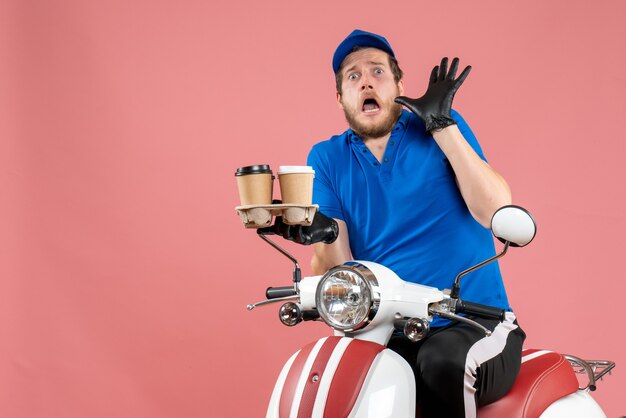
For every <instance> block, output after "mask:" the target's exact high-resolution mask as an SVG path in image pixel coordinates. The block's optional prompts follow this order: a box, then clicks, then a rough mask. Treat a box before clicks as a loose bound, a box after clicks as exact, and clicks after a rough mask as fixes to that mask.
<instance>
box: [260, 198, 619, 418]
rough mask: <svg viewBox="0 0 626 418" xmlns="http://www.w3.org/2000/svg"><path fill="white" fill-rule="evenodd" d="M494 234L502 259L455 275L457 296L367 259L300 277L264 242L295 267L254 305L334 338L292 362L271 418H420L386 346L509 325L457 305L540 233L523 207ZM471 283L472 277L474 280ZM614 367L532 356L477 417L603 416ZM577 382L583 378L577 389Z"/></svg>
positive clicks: (497, 217) (410, 380) (492, 311)
mask: <svg viewBox="0 0 626 418" xmlns="http://www.w3.org/2000/svg"><path fill="white" fill-rule="evenodd" d="M491 230H492V232H493V234H494V236H495V237H496V238H497V239H498V240H499V241H501V242H502V243H503V244H504V248H503V249H502V251H501V252H500V253H499V254H496V255H495V256H494V257H492V258H490V259H488V260H485V261H483V262H481V263H479V264H477V265H476V266H473V267H471V268H469V269H467V270H465V271H463V272H461V273H459V275H458V276H457V277H456V280H455V282H454V285H453V286H452V288H451V289H446V290H439V289H436V288H433V287H428V286H423V285H419V284H415V283H411V282H406V281H404V280H402V279H401V278H399V277H398V276H397V275H396V274H395V273H394V272H393V271H391V270H390V269H388V268H386V267H384V266H382V265H380V264H377V263H373V262H369V261H350V262H347V263H344V264H342V265H339V266H336V267H334V268H332V269H330V270H329V271H328V272H326V273H325V274H324V275H321V276H311V277H305V278H301V271H300V267H299V265H298V262H297V260H296V259H295V258H294V257H293V256H292V255H291V254H289V253H288V252H287V251H285V250H284V249H283V248H281V247H280V246H278V245H277V244H276V243H274V242H273V241H271V240H270V239H269V238H268V237H267V236H265V235H263V234H259V236H260V237H261V238H262V239H263V240H264V241H266V242H267V243H268V244H270V245H271V246H272V247H274V248H275V249H276V250H278V251H279V252H281V253H282V254H283V255H285V256H286V257H287V258H289V259H290V260H291V261H292V262H293V263H294V270H293V285H292V286H285V287H270V288H268V289H267V291H266V297H267V299H266V300H264V301H262V302H258V303H255V304H251V305H248V309H249V310H252V309H254V308H255V307H257V306H262V305H266V304H270V303H276V302H283V305H282V306H281V307H280V309H279V313H278V315H279V318H280V321H281V322H282V323H283V324H284V325H287V326H295V325H297V324H299V323H301V322H303V321H312V320H313V321H319V320H321V321H324V322H325V323H326V324H327V325H328V326H329V327H331V328H332V329H333V330H334V335H333V336H329V337H325V338H321V339H320V340H318V341H314V342H312V343H310V344H308V345H306V346H304V347H303V348H302V349H300V350H299V351H298V352H296V353H295V354H294V355H293V356H291V358H290V359H289V360H288V361H287V363H286V364H285V366H284V367H283V369H282V371H281V373H280V375H279V376H278V380H277V381H276V385H275V387H274V390H273V392H272V396H271V399H270V403H269V407H268V410H267V415H266V416H267V417H268V418H287V417H290V418H296V417H297V418H304V417H324V418H344V417H355V418H361V417H368V418H383V417H393V418H405V417H406V418H415V417H419V416H420V413H419V406H418V405H416V400H415V378H414V375H413V371H412V369H411V367H410V366H409V364H408V363H407V362H406V360H404V359H403V358H402V357H401V356H400V355H399V354H397V353H395V352H394V351H391V350H389V349H387V348H386V344H387V343H388V341H389V339H390V337H391V335H392V334H393V332H394V331H395V330H399V331H401V332H403V333H404V335H405V336H406V337H407V338H408V339H409V340H411V341H419V340H421V339H423V338H426V337H427V336H428V333H429V329H430V323H431V322H432V320H433V318H434V317H436V316H437V317H442V318H447V319H450V320H453V321H461V322H464V323H466V324H469V325H471V326H474V327H476V328H478V329H480V330H481V331H482V332H484V333H485V335H487V336H490V331H489V330H488V329H486V328H484V327H483V326H482V325H480V324H479V323H477V322H475V321H473V320H472V319H470V318H469V317H467V316H465V315H472V316H476V317H482V318H497V319H500V320H501V321H502V320H503V319H504V315H505V312H504V311H503V310H500V309H497V308H494V307H490V306H486V305H480V304H476V303H472V302H469V301H465V300H462V299H461V298H460V297H459V293H460V280H461V278H463V277H464V276H466V275H467V274H469V273H471V272H472V271H475V270H477V269H479V268H481V267H483V266H485V265H486V264H488V263H491V262H493V261H495V260H497V259H498V258H500V257H502V256H504V255H505V254H506V253H507V250H508V249H509V247H523V246H525V245H527V244H529V243H530V242H531V241H532V240H533V238H534V237H535V234H536V224H535V221H534V220H533V218H532V216H531V215H530V213H529V212H528V211H526V210H525V209H524V208H521V207H519V206H514V205H509V206H504V207H502V208H500V209H499V210H498V211H497V212H496V213H495V214H494V216H493V218H492V221H491ZM470 279H471V278H470ZM614 367H615V363H614V362H612V361H607V360H583V359H580V358H577V357H574V356H571V355H566V354H561V353H557V352H553V351H549V350H537V349H527V350H524V352H523V358H522V365H521V369H520V372H519V375H518V377H517V379H516V381H515V383H514V385H513V387H512V389H511V390H510V391H509V392H508V393H507V394H506V395H505V396H504V397H503V398H501V399H500V400H498V401H496V402H494V403H492V404H489V405H486V406H483V407H481V408H479V410H478V412H477V413H478V415H477V416H478V417H479V418H496V417H497V418H502V417H519V418H522V417H523V418H531V417H532V418H535V417H541V418H557V417H559V418H560V417H571V418H578V417H581V418H582V417H585V418H596V417H605V416H606V415H605V414H604V413H603V412H602V409H601V408H600V406H599V405H598V404H597V403H596V401H595V400H594V399H593V398H592V397H591V394H590V392H592V391H594V390H595V389H596V382H597V381H598V380H599V379H601V378H602V377H603V376H604V375H606V374H607V373H610V372H611V370H612V369H613V368H614ZM577 374H586V377H587V380H588V382H587V384H586V385H583V386H582V387H581V386H579V379H578V378H577V376H576V375H577Z"/></svg>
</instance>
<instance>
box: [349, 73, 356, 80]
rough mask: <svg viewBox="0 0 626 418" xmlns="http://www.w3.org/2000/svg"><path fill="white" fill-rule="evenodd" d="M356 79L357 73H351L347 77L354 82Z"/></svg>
mask: <svg viewBox="0 0 626 418" xmlns="http://www.w3.org/2000/svg"><path fill="white" fill-rule="evenodd" d="M357 78H359V75H358V74H357V73H352V74H350V75H349V76H348V80H356V79H357Z"/></svg>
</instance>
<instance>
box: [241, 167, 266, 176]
mask: <svg viewBox="0 0 626 418" xmlns="http://www.w3.org/2000/svg"><path fill="white" fill-rule="evenodd" d="M248 174H272V170H271V169H270V166H269V165H267V164H261V165H249V166H247V167H239V168H238V169H237V172H236V173H235V176H245V175H248Z"/></svg>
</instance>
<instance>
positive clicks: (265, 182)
mask: <svg viewBox="0 0 626 418" xmlns="http://www.w3.org/2000/svg"><path fill="white" fill-rule="evenodd" d="M235 178H236V179H237V188H238V189H239V200H240V201H241V205H271V204H272V188H273V180H274V177H273V176H272V170H271V169H270V166H269V165H267V164H263V165H250V166H247V167H240V168H238V169H237V172H235Z"/></svg>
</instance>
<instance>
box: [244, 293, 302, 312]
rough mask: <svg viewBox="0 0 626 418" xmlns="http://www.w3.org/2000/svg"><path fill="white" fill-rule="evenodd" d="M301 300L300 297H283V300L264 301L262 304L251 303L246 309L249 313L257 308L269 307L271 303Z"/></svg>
mask: <svg viewBox="0 0 626 418" xmlns="http://www.w3.org/2000/svg"><path fill="white" fill-rule="evenodd" d="M299 299H300V295H293V296H283V297H282V298H276V299H266V300H263V301H261V302H257V303H251V304H250V305H247V306H246V308H247V309H248V310H249V311H251V310H253V309H254V308H256V307H257V306H263V305H269V304H270V303H275V302H282V301H285V300H299Z"/></svg>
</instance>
